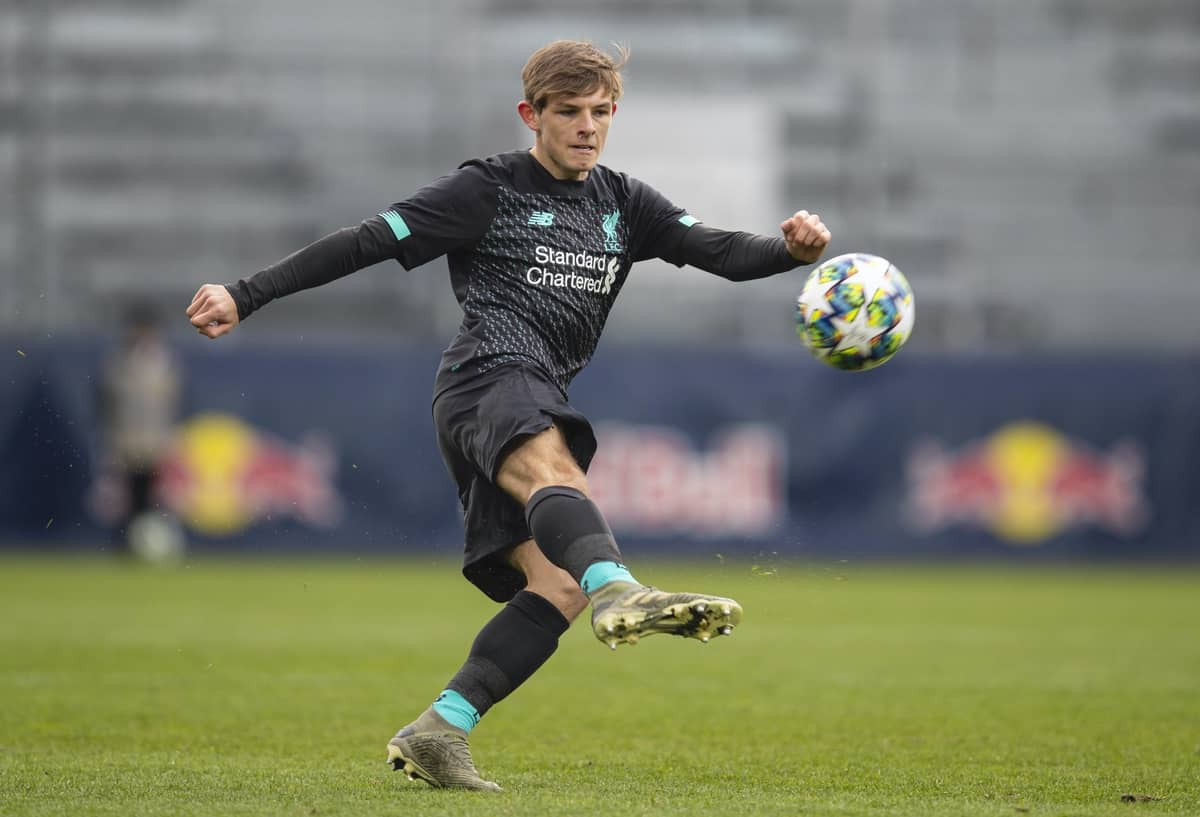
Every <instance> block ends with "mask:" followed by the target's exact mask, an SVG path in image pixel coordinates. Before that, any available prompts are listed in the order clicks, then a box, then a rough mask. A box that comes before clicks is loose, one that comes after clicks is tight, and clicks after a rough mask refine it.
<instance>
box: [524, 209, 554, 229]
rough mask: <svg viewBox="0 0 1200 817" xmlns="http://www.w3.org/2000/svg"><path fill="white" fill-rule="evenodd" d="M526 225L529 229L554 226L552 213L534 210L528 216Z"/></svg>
mask: <svg viewBox="0 0 1200 817" xmlns="http://www.w3.org/2000/svg"><path fill="white" fill-rule="evenodd" d="M526 223H527V224H528V225H529V226H530V227H550V226H552V225H553V224H554V213H550V212H547V211H545V210H534V211H533V212H532V213H530V214H529V221H528V222H526Z"/></svg>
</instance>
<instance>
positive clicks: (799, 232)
mask: <svg viewBox="0 0 1200 817" xmlns="http://www.w3.org/2000/svg"><path fill="white" fill-rule="evenodd" d="M779 229H780V230H782V231H783V240H784V242H786V244H787V251H788V252H789V253H790V254H791V256H792V258H795V259H796V260H797V261H800V262H801V263H804V264H811V263H813V262H814V261H816V260H817V259H818V258H820V257H821V253H823V252H825V248H826V247H828V246H829V240H830V239H831V238H832V236H831V235H830V234H829V228H828V227H826V226H825V225H824V224H822V223H821V217H820V216H818V215H817V214H816V213H810V212H808V211H807V210H800V211H799V212H797V213H796V215H794V216H792V217H791V218H789V219H786V220H785V221H784V222H783V223H782V224H780V225H779Z"/></svg>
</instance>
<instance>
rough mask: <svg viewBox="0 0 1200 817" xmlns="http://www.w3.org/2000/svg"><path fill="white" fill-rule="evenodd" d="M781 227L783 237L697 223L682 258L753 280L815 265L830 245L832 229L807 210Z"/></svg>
mask: <svg viewBox="0 0 1200 817" xmlns="http://www.w3.org/2000/svg"><path fill="white" fill-rule="evenodd" d="M779 229H780V230H781V231H782V232H783V238H782V239H780V238H769V237H767V236H762V235H754V234H752V233H743V232H731V231H728V230H718V229H715V228H713V227H708V226H706V225H704V224H694V225H692V226H691V227H690V228H689V229H688V231H687V233H686V234H685V235H684V237H683V240H682V241H681V242H680V244H679V255H678V260H679V261H680V262H681V263H685V264H691V265H692V266H693V267H699V268H700V269H702V270H704V271H706V272H711V273H713V274H714V275H719V276H721V277H722V278H727V279H729V280H730V281H751V280H754V279H757V278H766V277H768V276H771V275H777V274H778V273H781V272H786V271H787V270H790V269H792V268H793V267H795V266H797V265H798V264H811V263H813V262H814V261H816V260H817V259H818V258H820V257H821V253H822V252H824V251H825V248H826V247H827V246H829V241H830V238H831V236H830V233H829V228H827V227H826V226H825V225H824V224H823V223H822V222H821V217H820V216H818V215H816V214H815V213H809V212H808V211H807V210H801V211H799V212H797V213H796V214H795V215H793V216H791V217H790V218H788V219H785V220H784V222H783V223H782V224H780V225H779ZM669 260H676V259H669Z"/></svg>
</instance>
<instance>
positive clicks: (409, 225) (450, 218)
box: [369, 160, 498, 269]
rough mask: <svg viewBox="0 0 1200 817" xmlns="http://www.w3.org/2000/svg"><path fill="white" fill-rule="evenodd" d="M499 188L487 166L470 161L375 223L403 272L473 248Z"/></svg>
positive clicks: (493, 207) (482, 231) (487, 221)
mask: <svg viewBox="0 0 1200 817" xmlns="http://www.w3.org/2000/svg"><path fill="white" fill-rule="evenodd" d="M497 187H498V184H497V183H496V181H495V180H494V177H493V175H492V172H491V169H490V167H489V165H488V164H487V163H486V162H484V161H478V160H475V161H471V162H467V163H466V164H464V165H462V166H461V167H459V168H458V170H456V171H454V172H453V173H450V174H448V175H445V176H442V177H441V178H439V179H436V180H435V181H433V182H430V183H429V184H427V185H425V186H424V187H422V188H421V189H419V190H417V191H416V192H415V193H413V194H412V195H411V196H409V197H408V198H406V199H404V200H403V201H399V202H396V203H395V204H393V205H391V207H389V208H387V209H386V210H384V211H383V212H381V213H380V214H379V215H378V216H375V217H374V218H373V219H369V220H370V221H375V220H378V223H379V225H380V226H381V227H383V228H384V229H383V233H384V234H385V235H386V236H388V237H389V238H390V239H391V240H392V241H393V242H394V244H393V246H392V249H391V255H392V257H394V258H395V259H396V260H397V261H399V262H400V263H401V264H403V265H404V268H405V269H413V268H414V267H419V266H421V265H422V264H424V263H426V262H427V261H432V260H433V259H435V258H437V257H439V256H442V255H445V254H447V253H451V252H455V251H461V250H464V249H467V248H470V247H472V246H474V245H475V244H477V243H479V240H480V239H481V238H483V235H484V233H485V232H486V231H487V227H488V224H490V223H491V220H492V217H493V216H494V215H495V212H496V200H497V193H496V191H497Z"/></svg>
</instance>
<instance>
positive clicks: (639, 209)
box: [627, 178, 697, 267]
mask: <svg viewBox="0 0 1200 817" xmlns="http://www.w3.org/2000/svg"><path fill="white" fill-rule="evenodd" d="M628 190H629V198H628V204H627V207H628V210H629V224H630V227H631V232H632V240H631V241H630V254H631V257H632V260H633V261H644V260H646V259H647V258H661V259H663V260H664V261H669V262H670V263H672V264H675V265H676V266H679V267H681V266H683V265H684V264H685V263H686V261H685V260H684V259H683V258H681V257H680V255H679V248H680V244H681V243H682V242H683V237H684V236H685V235H687V232H688V230H689V229H690V228H691V227H692V225H693V224H696V223H697V219H695V218H693V217H692V216H690V215H688V213H687V211H686V210H684V209H683V208H682V207H677V206H676V205H675V204H673V203H671V201H670V200H668V199H667V197H666V196H664V195H663V194H662V193H659V192H658V191H657V190H655V189H654V188H653V187H651V186H650V185H648V184H645V183H644V182H640V181H638V180H637V179H633V178H630V179H628Z"/></svg>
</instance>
